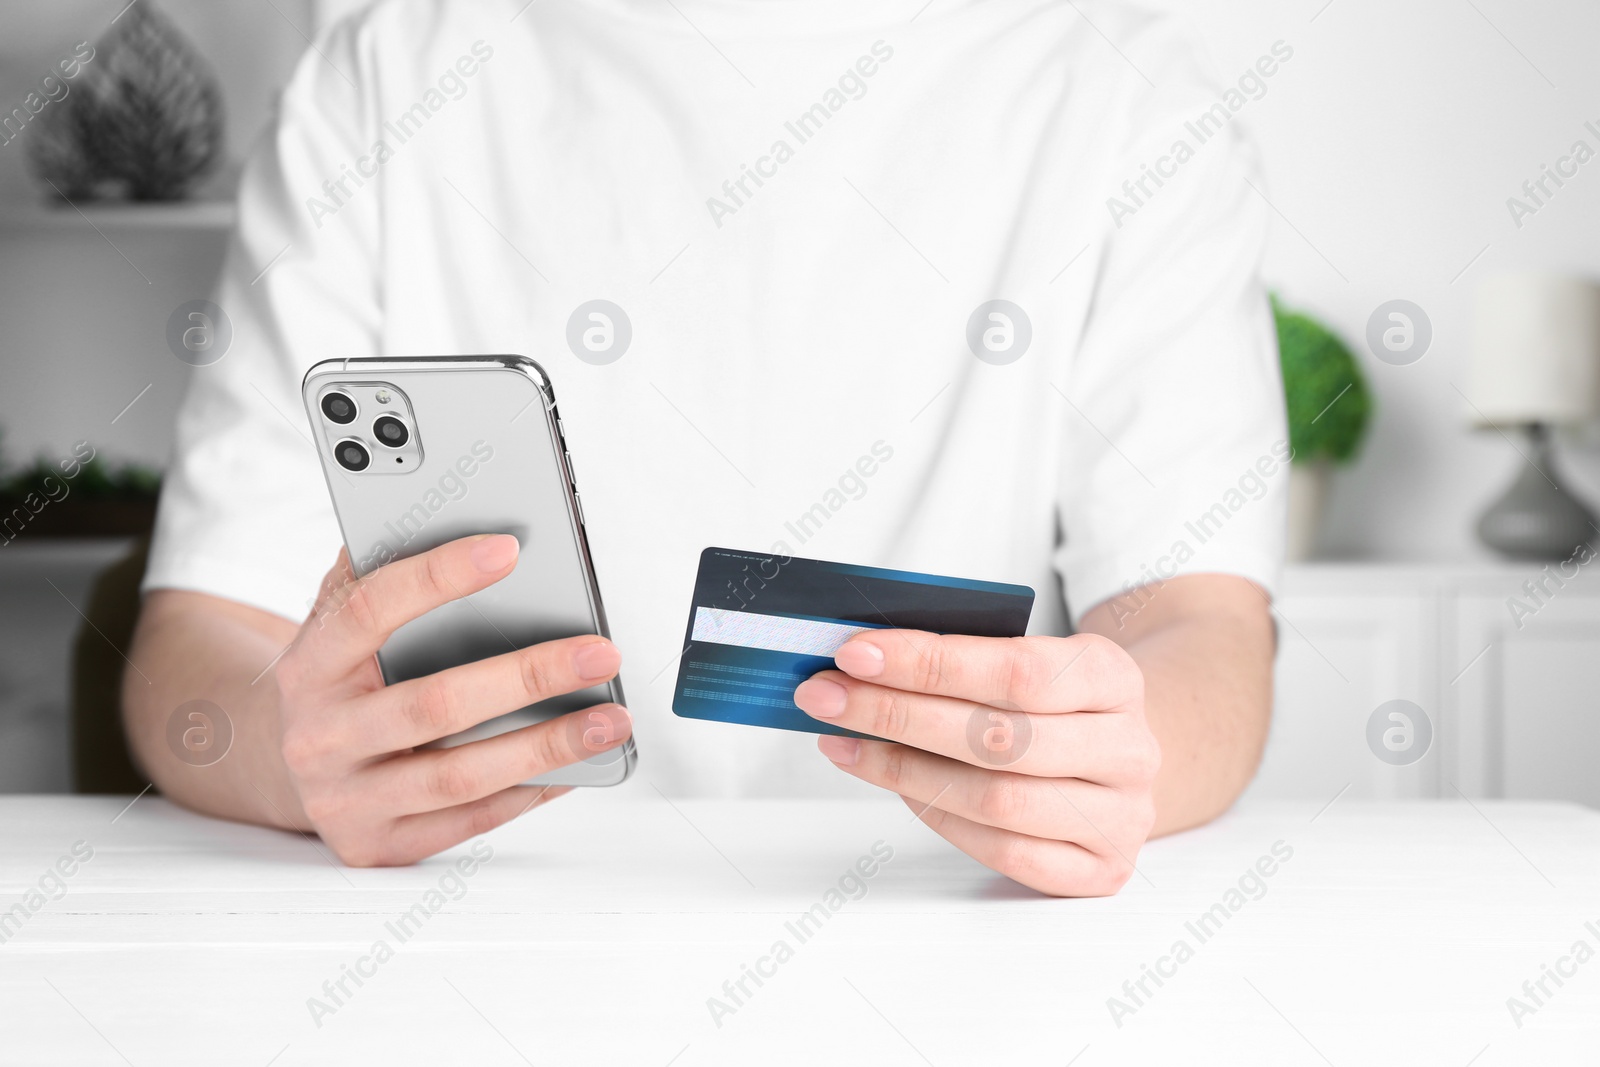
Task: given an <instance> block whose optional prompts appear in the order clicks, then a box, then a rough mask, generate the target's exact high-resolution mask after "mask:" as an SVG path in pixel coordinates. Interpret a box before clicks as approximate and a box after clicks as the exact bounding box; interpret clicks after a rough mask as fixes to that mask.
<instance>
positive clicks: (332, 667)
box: [298, 534, 517, 680]
mask: <svg viewBox="0 0 1600 1067" xmlns="http://www.w3.org/2000/svg"><path fill="white" fill-rule="evenodd" d="M516 561H517V539H516V538H515V537H512V536H511V535H510V534H479V535H476V536H473V537H463V538H461V539H460V540H457V541H451V542H450V543H448V544H444V545H440V546H439V547H438V548H434V549H430V550H429V551H427V552H422V553H419V554H418V555H415V556H411V557H409V558H407V559H400V560H395V561H394V562H393V563H389V564H386V565H385V566H382V567H379V568H378V569H377V570H375V571H373V572H372V573H371V574H369V575H367V576H366V577H364V578H354V579H351V580H349V581H346V582H345V583H344V584H343V585H340V586H338V587H337V588H335V589H334V590H332V591H331V592H330V593H329V595H328V596H327V598H326V599H325V600H324V602H323V603H322V605H321V607H320V609H319V610H318V611H317V612H316V613H314V615H313V620H314V624H308V626H307V627H306V629H305V630H304V631H302V640H303V642H304V643H305V644H306V645H308V646H309V647H308V648H307V652H308V653H309V654H308V655H306V656H302V657H299V660H298V662H299V663H300V665H301V669H302V670H304V671H306V672H308V674H309V675H310V676H311V677H310V679H309V680H332V679H337V678H341V677H343V676H344V675H345V674H346V673H347V672H348V671H349V669H350V667H351V666H352V665H353V664H355V663H358V662H360V661H362V660H365V659H368V658H369V657H371V656H372V655H374V654H375V653H376V652H377V651H378V649H379V648H381V647H383V643H384V642H385V641H387V640H388V639H389V635H390V634H392V633H394V631H396V630H398V629H399V628H400V627H401V626H402V625H404V624H405V623H408V622H410V621H411V620H412V619H415V618H417V617H418V616H419V615H424V614H426V613H427V612H429V611H432V610H433V609H434V608H437V607H439V606H440V605H441V604H447V603H449V602H450V601H452V600H457V599H460V598H461V597H464V596H467V595H469V594H471V593H476V592H477V591H478V590H480V589H484V588H487V587H488V586H491V585H493V584H494V583H495V582H498V581H499V580H500V579H502V578H504V577H505V576H506V575H507V574H510V573H511V571H512V569H513V568H514V567H515V566H516ZM308 623H310V621H309V620H308Z"/></svg>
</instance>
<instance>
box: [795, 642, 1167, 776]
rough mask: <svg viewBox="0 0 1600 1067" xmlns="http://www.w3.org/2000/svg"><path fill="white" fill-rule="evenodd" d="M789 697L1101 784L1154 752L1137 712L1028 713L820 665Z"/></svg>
mask: <svg viewBox="0 0 1600 1067" xmlns="http://www.w3.org/2000/svg"><path fill="white" fill-rule="evenodd" d="M794 702H795V705H796V706H797V707H799V708H800V710H801V711H804V712H805V713H806V714H807V715H810V716H811V717H812V718H814V719H819V720H821V721H823V722H827V723H830V724H832V725H834V726H841V727H843V728H845V729H846V730H853V731H855V732H856V733H861V734H868V735H870V736H872V737H875V738H880V739H882V740H885V741H897V742H899V743H900V744H903V745H910V746H911V747H912V748H920V749H922V750H923V751H924V752H933V753H936V754H938V755H941V756H948V757H950V758H951V759H956V760H960V761H961V762H963V763H970V764H972V765H973V766H975V767H993V768H1004V769H1005V770H1008V771H1013V772H1015V773H1017V774H1029V775H1035V776H1038V777H1044V778H1082V779H1084V780H1085V781H1091V782H1097V783H1099V784H1101V785H1113V786H1114V785H1123V784H1126V783H1129V782H1134V781H1138V780H1140V779H1141V778H1142V777H1143V776H1144V775H1145V774H1146V773H1147V771H1148V770H1149V768H1150V766H1151V760H1153V759H1157V758H1159V754H1158V752H1157V751H1156V750H1155V747H1154V740H1153V739H1152V738H1151V736H1150V733H1149V730H1148V729H1146V727H1145V726H1144V721H1143V718H1142V716H1138V715H1033V714H1029V713H1027V712H1021V711H1006V710H1004V709H1001V708H994V707H990V706H988V705H987V704H974V703H972V702H970V701H965V700H955V699H953V698H951V697H943V696H929V695H927V694H924V693H912V692H907V691H906V690H904V689H890V688H887V687H885V686H881V685H874V684H873V683H871V682H861V681H856V680H855V679H853V678H851V677H850V676H848V675H846V674H842V673H840V672H838V671H823V672H822V673H821V674H817V675H813V676H812V677H810V678H808V679H806V680H805V681H804V682H801V683H800V684H799V685H798V686H797V687H795V691H794Z"/></svg>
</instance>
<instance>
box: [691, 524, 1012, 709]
mask: <svg viewBox="0 0 1600 1067" xmlns="http://www.w3.org/2000/svg"><path fill="white" fill-rule="evenodd" d="M1032 611H1033V590H1032V589H1030V588H1028V587H1027V586H1025V585H1008V584H1005V583H1002V582H981V581H975V580H973V579H968V578H946V577H943V576H941V575H937V574H918V573H916V572H915V571H893V570H885V569H883V568H881V567H858V566H853V565H851V564H847V563H827V562H824V561H823V560H816V559H800V558H798V557H795V556H777V555H772V554H770V553H766V552H736V551H734V550H732V549H727V548H708V549H706V550H705V551H704V552H702V553H701V554H700V573H699V575H698V576H697V577H696V578H695V583H694V603H693V604H692V605H691V606H690V608H689V626H688V629H687V631H686V632H685V634H684V651H683V657H682V658H681V659H680V660H679V661H678V684H677V687H676V688H675V689H674V690H673V694H672V710H673V711H675V712H677V713H678V714H679V715H681V716H684V717H686V718H691V719H714V720H716V721H718V722H737V723H744V724H745V725H748V726H770V727H774V728H776V729H779V730H801V731H804V732H806V733H813V734H848V735H851V736H859V735H856V734H854V732H853V731H850V730H844V729H841V728H839V727H837V726H832V725H830V724H828V723H824V722H819V721H818V720H816V719H813V718H812V717H811V716H809V715H807V714H806V713H805V712H803V711H801V710H800V709H799V708H798V707H796V706H795V703H794V690H795V686H797V685H799V684H800V683H801V682H803V681H805V680H806V679H807V678H809V677H811V676H812V675H813V674H816V673H817V672H818V671H823V670H828V669H829V668H831V667H833V665H834V664H833V654H834V652H836V651H837V650H838V648H839V646H840V645H842V644H844V643H845V642H846V641H848V640H849V639H850V638H851V637H854V636H855V635H856V634H858V633H860V632H861V631H863V630H881V629H890V628H893V629H907V630H929V631H932V632H934V633H941V634H972V635H975V636H978V637H1021V636H1022V635H1023V634H1024V633H1026V632H1027V629H1028V616H1029V615H1030V614H1031V613H1032Z"/></svg>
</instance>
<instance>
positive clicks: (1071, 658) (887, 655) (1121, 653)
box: [834, 630, 1144, 712]
mask: <svg viewBox="0 0 1600 1067" xmlns="http://www.w3.org/2000/svg"><path fill="white" fill-rule="evenodd" d="M834 662H835V663H837V664H838V666H839V669H840V670H842V671H844V672H845V673H846V674H849V675H851V676H853V677H856V678H862V679H868V680H871V681H873V682H876V683H878V684H879V685H886V686H890V687H891V688H895V689H906V690H910V691H913V692H917V693H932V694H936V695H939V696H947V697H953V698H955V699H957V700H971V701H975V702H977V703H981V704H992V705H994V706H995V707H1001V708H1011V709H1025V710H1027V711H1037V712H1053V711H1120V710H1122V709H1124V708H1126V707H1131V706H1134V705H1136V704H1138V703H1139V702H1140V701H1141V700H1142V698H1143V695H1144V688H1143V681H1142V676H1141V675H1140V674H1139V671H1138V668H1137V667H1136V666H1135V665H1134V664H1133V661H1132V658H1131V657H1130V656H1129V655H1128V653H1127V652H1126V651H1125V650H1124V649H1123V648H1122V647H1121V646H1120V645H1118V644H1117V643H1116V642H1114V641H1112V640H1110V639H1108V638H1105V637H1101V636H1099V635H1098V634H1077V635H1075V636H1073V637H968V636H965V635H962V634H933V633H927V632H925V631H922V630H871V631H868V632H866V633H860V634H857V635H856V636H855V637H852V638H851V639H850V640H849V641H846V642H845V643H844V644H843V645H842V646H840V648H839V650H838V652H836V653H834Z"/></svg>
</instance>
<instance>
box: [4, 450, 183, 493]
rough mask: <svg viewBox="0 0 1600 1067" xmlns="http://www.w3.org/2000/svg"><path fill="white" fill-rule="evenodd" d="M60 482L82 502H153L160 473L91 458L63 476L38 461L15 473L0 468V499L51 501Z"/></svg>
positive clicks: (54, 466)
mask: <svg viewBox="0 0 1600 1067" xmlns="http://www.w3.org/2000/svg"><path fill="white" fill-rule="evenodd" d="M47 478H49V479H51V480H52V481H51V483H50V484H46V482H45V479H47ZM63 482H65V483H66V484H68V485H70V486H71V487H72V492H73V493H74V494H77V495H78V496H79V499H82V500H154V499H155V498H156V496H157V495H158V494H159V493H160V491H161V472H160V471H157V470H155V469H154V468H151V467H146V466H143V465H141V464H138V463H124V464H121V465H119V466H115V467H113V466H112V465H111V464H109V463H107V462H106V461H105V460H103V459H101V458H100V457H99V456H95V457H94V458H93V459H91V460H89V462H87V463H85V464H83V466H82V467H81V468H80V469H79V471H78V473H77V474H76V475H74V476H72V477H67V476H65V475H64V474H63V473H62V470H61V468H60V467H59V466H58V465H57V464H55V463H52V462H51V461H50V460H48V459H44V458H40V459H36V460H34V461H33V464H32V465H31V466H27V467H23V468H21V469H19V470H13V471H4V470H3V469H0V500H19V499H22V498H24V497H26V496H27V495H28V494H29V493H37V494H38V495H39V496H41V497H45V498H50V499H53V498H54V497H55V495H56V494H58V493H60V491H61V490H60V486H61V484H62V483H63Z"/></svg>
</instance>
